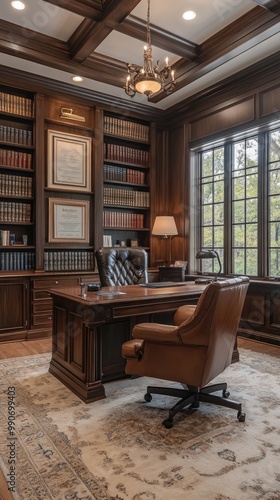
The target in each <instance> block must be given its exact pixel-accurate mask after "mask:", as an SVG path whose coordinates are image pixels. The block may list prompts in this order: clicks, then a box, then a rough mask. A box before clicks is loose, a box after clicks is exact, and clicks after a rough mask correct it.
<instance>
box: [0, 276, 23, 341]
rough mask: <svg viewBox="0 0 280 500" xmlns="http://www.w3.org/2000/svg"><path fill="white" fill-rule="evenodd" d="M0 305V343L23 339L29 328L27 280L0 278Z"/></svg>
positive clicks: (21, 278)
mask: <svg viewBox="0 0 280 500" xmlns="http://www.w3.org/2000/svg"><path fill="white" fill-rule="evenodd" d="M0 304H1V314H0V342H6V341H7V340H18V339H21V338H24V337H25V336H26V333H27V331H28V327H29V314H28V311H29V282H28V278H25V277H11V278H0Z"/></svg>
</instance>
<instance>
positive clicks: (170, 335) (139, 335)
mask: <svg viewBox="0 0 280 500" xmlns="http://www.w3.org/2000/svg"><path fill="white" fill-rule="evenodd" d="M177 332H178V327H177V326H174V325H161V324H160V323H140V324H139V325H135V326H134V328H133V330H132V337H133V338H134V339H142V340H152V341H153V342H172V343H176V344H180V343H181V340H180V338H179V336H178V333H177Z"/></svg>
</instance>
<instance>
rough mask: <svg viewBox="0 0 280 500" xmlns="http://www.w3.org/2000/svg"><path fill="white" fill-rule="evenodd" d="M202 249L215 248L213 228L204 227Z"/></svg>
mask: <svg viewBox="0 0 280 500" xmlns="http://www.w3.org/2000/svg"><path fill="white" fill-rule="evenodd" d="M202 247H208V248H213V232H212V227H204V228H203V229H202Z"/></svg>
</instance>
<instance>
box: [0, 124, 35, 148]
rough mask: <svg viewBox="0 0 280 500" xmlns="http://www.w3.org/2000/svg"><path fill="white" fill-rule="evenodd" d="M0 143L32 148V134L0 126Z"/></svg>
mask: <svg viewBox="0 0 280 500" xmlns="http://www.w3.org/2000/svg"><path fill="white" fill-rule="evenodd" d="M0 141H3V142H13V143H15V144H24V145H25V146H32V132H31V130H26V129H23V128H15V127H7V126H6V125H0Z"/></svg>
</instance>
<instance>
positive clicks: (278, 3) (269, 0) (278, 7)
mask: <svg viewBox="0 0 280 500" xmlns="http://www.w3.org/2000/svg"><path fill="white" fill-rule="evenodd" d="M252 1H253V2H254V3H256V4H258V5H259V6H260V7H264V8H265V9H267V10H269V11H270V12H273V13H274V14H279V13H280V0H252Z"/></svg>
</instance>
